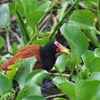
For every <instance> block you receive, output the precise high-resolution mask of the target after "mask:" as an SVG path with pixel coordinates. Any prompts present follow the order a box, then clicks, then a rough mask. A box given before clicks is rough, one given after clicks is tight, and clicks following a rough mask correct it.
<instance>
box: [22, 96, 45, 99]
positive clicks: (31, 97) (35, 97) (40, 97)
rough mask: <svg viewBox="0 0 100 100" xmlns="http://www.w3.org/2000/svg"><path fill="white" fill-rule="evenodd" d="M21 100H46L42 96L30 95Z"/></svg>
mask: <svg viewBox="0 0 100 100" xmlns="http://www.w3.org/2000/svg"><path fill="white" fill-rule="evenodd" d="M22 100H46V99H45V98H44V97H42V96H36V95H32V96H27V97H26V98H24V99H22Z"/></svg>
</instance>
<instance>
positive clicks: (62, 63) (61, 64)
mask: <svg viewBox="0 0 100 100" xmlns="http://www.w3.org/2000/svg"><path fill="white" fill-rule="evenodd" d="M66 60H67V55H65V54H63V55H61V56H59V57H58V58H57V60H56V63H55V65H56V66H57V67H58V68H59V70H60V71H61V72H63V71H64V70H65V68H66Z"/></svg>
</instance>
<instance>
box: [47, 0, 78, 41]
mask: <svg viewBox="0 0 100 100" xmlns="http://www.w3.org/2000/svg"><path fill="white" fill-rule="evenodd" d="M77 2H78V0H76V1H75V3H74V4H73V5H72V6H71V7H70V8H69V9H68V10H67V11H66V12H65V14H64V15H63V17H62V19H61V20H60V21H59V22H58V23H57V24H56V25H55V26H54V28H53V29H52V30H51V34H50V36H49V40H51V39H52V37H53V35H54V33H55V32H56V30H57V29H58V28H59V27H60V25H61V24H62V22H63V21H64V19H65V18H66V16H67V15H68V14H69V13H70V12H71V11H72V9H73V8H74V6H75V5H76V4H77Z"/></svg>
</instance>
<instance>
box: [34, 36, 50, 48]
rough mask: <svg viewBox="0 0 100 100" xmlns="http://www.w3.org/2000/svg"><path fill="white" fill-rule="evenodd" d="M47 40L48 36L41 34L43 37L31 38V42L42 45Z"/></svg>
mask: <svg viewBox="0 0 100 100" xmlns="http://www.w3.org/2000/svg"><path fill="white" fill-rule="evenodd" d="M47 42H49V38H48V36H43V38H41V39H38V40H33V41H32V44H38V45H41V46H44V44H45V43H47Z"/></svg>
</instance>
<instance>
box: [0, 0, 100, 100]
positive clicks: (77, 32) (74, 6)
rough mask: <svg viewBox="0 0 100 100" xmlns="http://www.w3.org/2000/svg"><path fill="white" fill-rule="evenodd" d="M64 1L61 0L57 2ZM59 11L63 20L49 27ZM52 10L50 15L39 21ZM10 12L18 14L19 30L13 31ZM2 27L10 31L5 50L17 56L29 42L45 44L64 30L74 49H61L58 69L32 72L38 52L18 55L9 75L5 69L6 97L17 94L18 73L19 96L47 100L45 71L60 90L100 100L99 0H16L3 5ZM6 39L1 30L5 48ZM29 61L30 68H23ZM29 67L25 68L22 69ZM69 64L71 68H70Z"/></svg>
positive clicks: (0, 79) (2, 88)
mask: <svg viewBox="0 0 100 100" xmlns="http://www.w3.org/2000/svg"><path fill="white" fill-rule="evenodd" d="M59 2H60V5H57V3H59ZM55 7H56V9H55ZM55 10H56V15H55V16H56V19H57V20H58V22H55V23H53V24H52V25H51V26H50V28H49V29H46V26H48V24H49V23H50V22H51V18H52V16H54V11H55ZM48 13H49V19H48V20H46V22H45V23H44V24H42V26H39V25H40V24H41V23H42V22H43V21H44V19H45V18H47V17H46V16H48ZM11 15H13V16H16V23H17V26H18V30H19V31H20V35H18V34H17V33H15V32H14V31H13V30H11V24H12V23H11V20H12V19H11ZM0 28H1V29H5V30H6V33H5V34H6V41H7V48H5V50H4V51H5V52H6V53H7V54H10V55H14V54H15V53H16V52H17V50H18V49H19V48H20V47H22V46H24V45H28V44H34V43H35V44H39V45H44V44H45V43H47V42H48V41H50V40H55V39H57V37H56V34H59V30H60V35H63V36H64V38H65V40H66V41H67V42H68V46H69V49H70V54H68V55H65V54H62V55H60V56H59V57H58V58H57V60H56V63H55V65H54V69H55V70H56V71H57V73H55V74H52V73H50V72H47V71H45V70H40V69H39V70H34V71H32V67H33V65H34V64H35V63H36V58H35V57H31V58H27V59H24V60H22V59H18V60H17V61H16V62H15V63H14V64H13V65H11V66H9V68H10V69H12V70H11V71H7V72H6V75H5V74H4V72H3V71H2V70H1V71H0V99H1V100H12V99H15V97H16V92H15V90H14V89H13V88H12V79H13V78H15V79H16V80H17V82H18V83H19V86H20V91H19V93H18V95H17V97H16V100H33V99H34V100H46V98H48V97H43V95H42V93H41V89H40V87H39V86H38V84H39V83H40V82H41V81H42V80H43V78H44V77H46V76H49V77H51V78H52V80H53V83H54V84H55V85H56V86H57V87H58V88H59V89H61V94H63V93H64V95H65V96H67V97H68V98H69V99H70V100H100V40H99V39H98V36H99V35H100V0H50V1H49V0H41V1H40V0H13V1H12V2H10V3H4V4H0ZM9 34H13V35H14V36H15V37H16V39H17V41H18V44H15V43H13V45H11V43H10V37H9ZM0 35H1V33H0ZM4 43H5V41H4V38H3V37H2V35H1V36H0V48H2V47H3V45H4ZM91 45H92V50H91V49H90V46H91ZM7 54H6V55H7ZM5 59H6V58H5V56H4V55H1V57H0V63H2V62H3V60H5ZM25 65H27V66H28V67H27V66H26V67H23V66H25ZM24 69H26V70H25V71H24V73H22V71H23V70H24ZM67 69H68V70H70V72H69V73H67V71H66V70H67ZM52 75H53V77H52ZM61 94H57V95H55V96H51V97H50V98H52V97H53V98H54V100H66V99H65V98H64V97H63V96H62V97H60V96H61Z"/></svg>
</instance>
